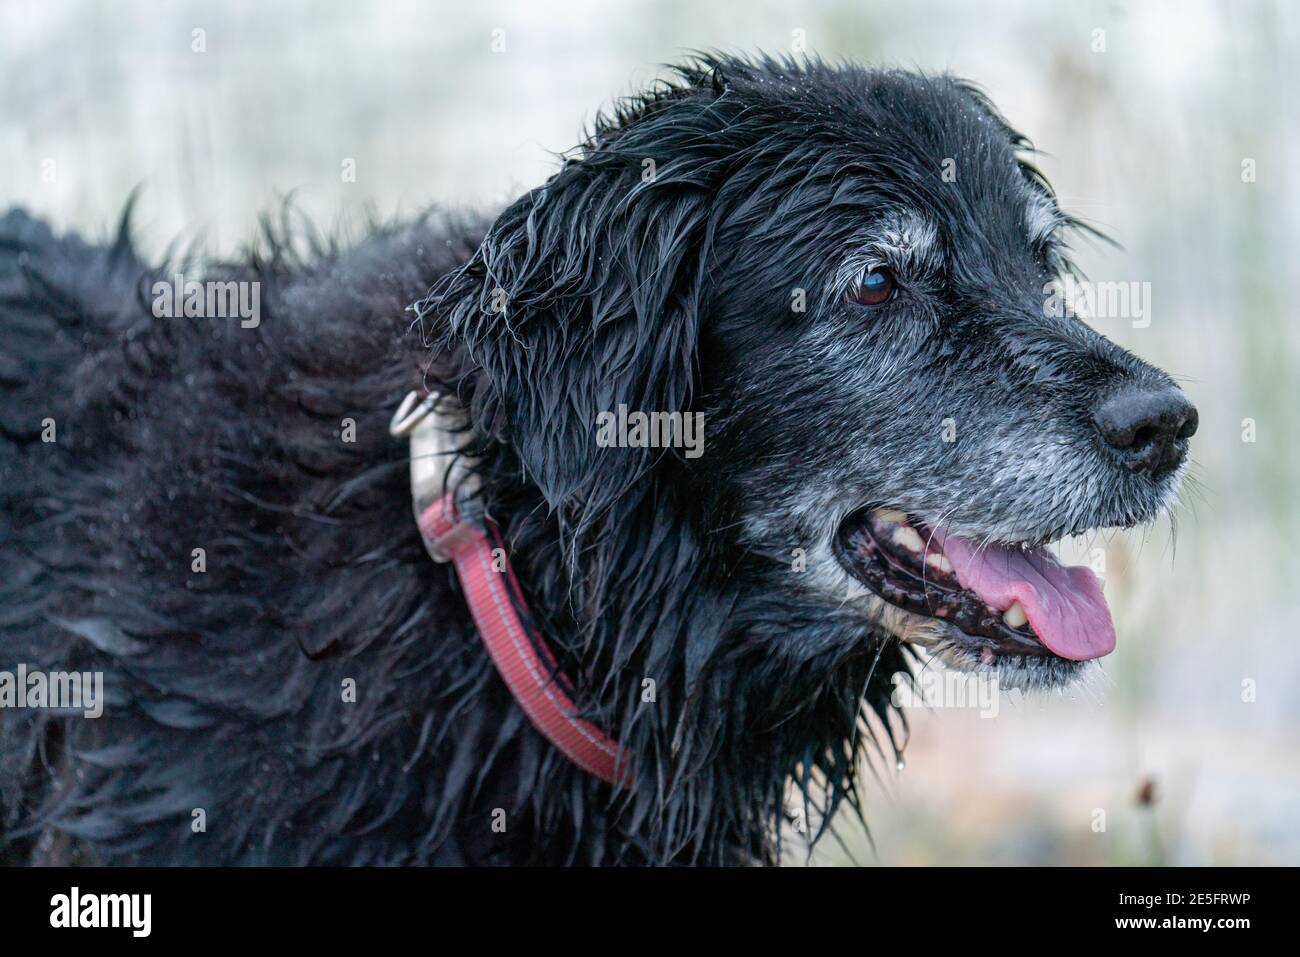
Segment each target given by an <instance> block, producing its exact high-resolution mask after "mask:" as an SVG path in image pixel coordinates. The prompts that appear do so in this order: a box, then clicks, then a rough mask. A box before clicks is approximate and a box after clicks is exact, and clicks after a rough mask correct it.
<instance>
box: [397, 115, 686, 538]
mask: <svg viewBox="0 0 1300 957" xmlns="http://www.w3.org/2000/svg"><path fill="white" fill-rule="evenodd" d="M658 119H662V116H660V117H658ZM655 121H656V117H655V116H653V115H652V116H650V117H642V118H640V119H639V120H638V122H637V123H635V124H634V125H633V127H632V129H630V130H629V129H624V130H620V131H617V132H616V133H615V134H607V135H604V136H602V135H601V134H599V133H598V134H597V135H596V136H595V137H593V139H592V140H591V141H590V142H589V143H588V145H587V148H586V149H585V151H584V153H583V155H582V156H581V158H578V159H573V160H569V161H568V162H566V164H565V166H564V167H563V168H562V169H561V170H560V171H559V172H558V173H556V175H555V176H553V177H552V178H551V180H550V181H549V182H548V183H547V184H546V186H545V187H543V188H541V189H539V190H534V191H533V192H531V193H529V194H528V195H526V196H524V197H523V198H522V199H520V200H518V201H517V202H515V203H514V204H513V205H512V206H510V208H508V209H507V210H506V211H505V212H504V213H503V214H502V215H501V216H500V217H499V218H498V219H497V220H496V222H495V223H494V224H493V225H492V227H491V229H490V230H489V231H488V234H487V236H486V238H485V239H484V240H483V242H482V244H481V245H480V247H479V248H478V250H477V252H476V254H475V255H474V257H473V259H472V260H471V261H470V262H469V263H468V264H467V265H466V266H465V267H463V268H462V269H461V270H460V271H459V272H458V273H456V274H455V275H453V276H452V277H449V280H448V281H447V282H446V283H445V284H444V285H443V286H442V287H441V288H436V289H435V290H434V292H433V293H432V294H431V296H430V298H429V299H428V300H426V301H425V303H422V304H421V309H422V310H423V309H425V308H426V307H428V306H429V305H432V306H433V307H434V309H435V310H436V311H437V312H439V313H441V314H442V315H443V316H444V317H445V318H446V319H447V320H448V324H447V327H446V328H447V329H448V333H447V335H448V340H447V345H450V346H451V347H452V348H460V349H463V350H465V351H466V352H467V354H468V356H469V358H470V360H471V365H472V367H475V368H474V371H473V372H472V373H471V374H473V375H475V379H474V386H473V405H474V409H473V417H474V420H475V422H476V423H478V427H479V428H480V429H482V428H485V427H486V428H488V429H490V430H491V431H492V432H493V433H494V437H495V438H499V439H503V440H504V441H506V442H508V443H509V444H511V445H512V446H513V447H514V448H515V449H516V450H517V452H518V454H519V457H520V459H521V461H522V464H523V467H524V469H525V471H526V472H527V474H528V476H529V477H530V478H531V479H532V481H533V482H535V483H536V484H537V485H538V487H539V488H540V489H541V491H542V493H543V494H544V496H545V498H546V500H547V502H548V503H549V504H550V505H551V507H552V508H553V509H557V510H562V511H564V512H565V513H567V514H568V515H569V517H570V518H571V519H576V520H577V521H579V522H580V523H581V522H582V521H583V520H587V519H591V518H593V517H594V516H595V515H597V514H600V513H601V512H603V511H604V510H605V509H606V508H608V507H609V506H610V505H611V504H613V502H614V501H616V500H617V499H618V498H619V496H621V495H622V494H623V493H624V492H625V491H627V490H628V489H629V488H631V487H633V486H634V485H636V484H637V483H638V482H639V481H641V480H643V479H644V478H645V477H646V475H647V474H648V473H649V471H650V470H651V469H652V467H653V465H654V461H655V459H656V458H657V457H659V456H661V455H664V454H670V453H666V452H665V450H663V449H658V448H602V447H599V446H598V444H597V417H598V416H599V415H600V414H601V413H617V412H618V409H619V406H620V405H625V406H626V407H627V409H628V410H629V411H630V412H633V411H641V412H646V413H649V412H669V413H671V412H683V413H684V412H685V411H686V410H687V408H688V405H689V403H690V401H691V394H692V385H693V380H694V374H695V370H694V362H695V355H696V345H697V339H698V324H699V319H700V317H699V311H700V294H701V281H702V274H703V269H702V261H703V256H704V245H705V243H706V233H707V230H708V220H709V211H710V208H711V204H710V198H711V194H712V191H711V188H710V186H709V185H708V182H707V178H706V177H705V176H704V175H702V174H701V173H700V162H699V161H700V159H701V157H700V156H699V155H698V151H699V149H700V145H699V144H700V140H701V138H700V137H698V136H697V137H693V140H694V141H693V142H691V143H690V144H689V145H683V144H673V143H671V142H666V141H667V140H669V139H671V138H672V137H669V136H666V135H664V133H665V131H664V130H659V131H658V135H656V130H655V129H654V127H655V126H656V122H655ZM669 126H670V127H671V129H672V130H673V131H675V132H678V134H679V136H680V137H681V138H683V139H687V138H688V136H687V134H688V133H689V132H690V131H689V130H685V131H678V130H677V126H676V124H675V123H671V124H669Z"/></svg>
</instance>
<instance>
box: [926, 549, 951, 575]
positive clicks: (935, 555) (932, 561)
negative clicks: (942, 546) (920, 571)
mask: <svg viewBox="0 0 1300 957" xmlns="http://www.w3.org/2000/svg"><path fill="white" fill-rule="evenodd" d="M925 563H926V564H927V565H929V566H930V567H931V568H937V569H939V571H941V572H947V573H948V574H949V575H951V574H952V562H950V561H948V556H947V555H944V554H942V553H941V552H931V553H930V554H929V555H926V556H925Z"/></svg>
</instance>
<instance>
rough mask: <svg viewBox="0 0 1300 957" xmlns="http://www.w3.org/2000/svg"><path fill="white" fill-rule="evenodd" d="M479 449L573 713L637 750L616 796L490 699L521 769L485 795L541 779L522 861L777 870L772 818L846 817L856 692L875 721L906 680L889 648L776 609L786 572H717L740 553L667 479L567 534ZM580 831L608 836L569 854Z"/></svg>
mask: <svg viewBox="0 0 1300 957" xmlns="http://www.w3.org/2000/svg"><path fill="white" fill-rule="evenodd" d="M475 451H476V458H477V462H476V463H475V466H474V468H475V472H476V475H477V476H478V479H479V481H480V483H481V484H480V488H479V490H478V493H477V494H478V495H479V496H481V498H482V504H483V507H484V508H485V509H486V510H487V512H488V513H489V514H491V515H492V516H493V518H494V519H495V520H496V522H498V523H499V524H500V526H501V530H502V533H503V537H504V540H505V542H506V543H507V548H508V551H509V554H510V559H511V561H512V563H513V565H514V569H515V572H516V574H517V576H518V578H519V580H520V583H521V585H522V589H523V591H524V594H525V597H526V599H527V602H528V605H529V607H530V608H531V609H532V611H533V616H534V618H535V620H536V622H537V625H538V627H539V629H540V630H541V633H542V635H543V636H544V638H545V641H546V643H547V645H548V646H549V647H550V648H551V650H552V651H553V652H554V654H555V656H556V658H557V660H558V664H559V668H560V670H561V671H563V673H564V674H566V675H567V676H568V677H569V678H570V680H571V681H572V683H573V685H574V690H575V700H576V701H577V703H578V705H579V707H580V708H581V709H582V712H583V714H584V716H586V717H588V718H589V719H590V720H591V721H592V722H593V723H595V724H597V725H598V726H599V727H601V728H604V729H606V730H607V731H608V732H609V734H610V735H611V736H613V738H614V739H615V740H617V741H618V742H619V743H621V744H622V745H623V746H625V747H626V748H627V749H628V750H629V751H630V752H631V754H632V758H633V761H634V764H635V767H636V772H637V773H636V781H635V783H634V785H633V787H632V788H631V789H630V790H629V791H627V792H626V793H622V794H615V793H614V792H612V791H611V789H610V788H609V787H608V785H606V784H604V783H603V782H600V781H598V780H596V779H595V778H592V777H591V776H590V775H588V774H586V773H585V772H583V771H581V770H580V769H578V768H576V767H575V766H573V765H572V764H570V763H569V762H568V761H566V760H565V759H564V758H563V757H562V756H560V755H558V753H556V752H555V750H554V748H552V747H551V746H550V744H549V743H548V742H546V741H544V740H542V739H541V738H540V736H538V735H537V734H536V733H535V732H534V731H533V729H532V728H531V727H527V726H525V725H524V724H522V723H521V722H518V720H517V719H513V718H511V717H510V716H509V711H510V707H509V702H508V699H505V700H502V699H497V700H496V703H495V704H494V709H495V710H496V715H495V716H494V718H493V719H491V720H495V721H496V722H498V727H497V728H494V729H493V728H485V729H484V737H485V739H486V738H490V737H492V736H493V735H494V734H502V733H504V728H505V727H508V726H510V724H511V722H513V725H514V727H515V733H514V734H513V747H514V748H517V749H519V751H521V752H522V753H523V754H524V755H525V756H526V759H525V760H524V761H522V762H520V761H519V760H517V752H513V751H511V752H509V753H511V755H512V757H511V760H510V761H509V762H503V764H502V766H501V768H500V769H499V771H498V772H496V774H498V775H499V779H498V780H497V781H495V782H494V784H493V786H492V787H490V788H488V792H489V793H498V792H499V791H500V790H506V791H509V790H512V789H514V788H515V787H517V786H520V785H519V782H518V781H515V780H507V778H510V777H511V776H512V775H517V774H518V769H519V767H520V765H521V764H522V765H523V766H524V767H525V768H527V769H529V770H528V771H526V772H525V773H531V774H532V775H534V777H533V780H532V783H531V786H530V787H529V788H528V793H530V794H531V795H532V801H531V805H532V807H531V814H532V815H533V817H534V818H535V820H536V822H537V823H536V824H535V825H534V826H533V827H532V828H530V829H529V834H530V836H529V838H528V840H527V842H525V843H524V844H522V845H521V846H520V847H519V848H518V850H517V851H515V852H513V855H514V857H515V859H519V855H522V856H524V857H525V858H526V859H529V860H546V861H569V860H583V858H582V857H581V856H580V855H581V853H595V854H597V855H598V857H596V858H593V859H591V860H588V861H584V862H589V863H606V862H625V863H634V862H649V863H670V862H682V861H689V860H694V861H699V862H704V863H738V862H743V861H753V860H762V861H771V860H774V859H776V858H777V856H778V855H779V850H780V840H779V837H780V835H779V829H780V825H781V822H782V821H783V820H786V821H794V822H795V830H796V831H798V830H800V824H802V825H804V827H809V826H811V827H812V828H814V829H815V828H816V827H817V824H816V822H817V820H818V819H819V818H821V817H825V816H826V810H827V809H831V810H833V808H834V807H835V806H836V805H838V804H839V803H840V802H841V801H842V800H847V801H848V802H849V803H851V804H853V805H856V804H857V796H856V792H855V790H854V788H853V776H854V771H855V768H856V756H857V754H856V750H857V744H858V741H857V736H858V728H859V720H860V717H861V712H860V705H861V700H862V697H861V696H862V695H863V693H864V691H865V692H866V694H867V697H868V699H869V700H868V703H869V704H870V706H871V707H872V708H874V709H875V710H877V712H878V713H881V714H884V713H885V712H886V711H887V709H888V695H889V690H890V686H889V678H890V676H891V675H892V674H893V672H894V671H896V670H899V669H900V668H902V667H904V664H903V662H902V659H901V652H900V651H899V649H898V646H897V645H896V643H882V642H881V641H880V640H877V639H876V638H874V636H872V635H871V633H870V632H869V631H868V630H866V629H865V628H864V627H863V625H862V622H861V621H860V620H859V619H857V618H856V617H855V616H853V615H850V614H847V613H844V614H835V613H830V614H828V613H827V610H826V609H824V608H820V607H814V606H812V605H809V606H808V607H806V608H791V607H789V605H788V602H786V603H781V604H779V605H778V604H777V603H774V602H773V600H772V599H771V598H770V597H769V596H771V595H775V594H781V593H782V592H781V591H780V590H779V589H778V588H777V587H776V586H775V583H773V584H772V585H771V586H770V587H769V586H765V585H764V584H763V582H764V579H765V577H768V576H771V575H774V574H779V572H778V571H777V570H775V569H773V568H771V567H768V566H767V565H765V563H764V562H763V561H762V560H761V559H759V558H757V557H753V556H745V557H742V558H741V559H739V561H741V562H742V563H744V565H745V567H731V566H729V564H728V562H727V556H735V555H737V554H743V553H742V552H741V550H739V549H737V548H735V546H734V543H730V544H729V543H728V541H727V540H726V538H725V536H722V535H714V536H706V535H702V534H701V533H700V527H701V525H700V522H699V517H698V516H696V515H694V514H693V513H692V508H691V506H690V505H689V503H684V502H683V501H681V494H680V488H679V487H677V486H675V485H674V484H673V483H672V482H669V481H661V480H658V478H655V479H652V480H650V481H647V482H645V483H643V484H642V485H641V486H640V487H639V488H638V489H636V490H635V491H633V492H630V493H629V495H628V496H627V500H626V501H625V502H620V505H619V508H618V511H617V513H616V514H610V515H606V516H602V517H600V518H599V519H598V520H597V521H596V522H594V523H592V522H588V523H587V524H586V525H584V526H582V527H578V526H577V525H576V524H575V522H574V521H573V520H572V518H571V516H569V515H566V513H565V511H564V510H563V509H553V508H550V507H549V503H548V502H547V501H546V500H545V498H544V496H543V495H542V493H541V492H540V490H539V489H538V488H537V486H536V485H534V484H532V483H531V482H529V481H527V480H526V479H521V478H520V476H521V473H522V470H521V468H520V467H519V463H518V461H517V459H516V458H515V457H514V454H513V451H512V449H511V448H510V446H509V445H508V444H505V443H492V442H489V443H480V444H479V446H478V447H477V448H476V450H475ZM734 561H735V559H733V563H734ZM738 583H746V584H744V585H741V584H738ZM846 632H851V633H852V634H853V636H854V637H852V638H846V635H845V633H846ZM844 648H856V649H857V650H856V652H854V653H850V654H846V653H845V652H844V651H843V649H844ZM886 730H887V732H888V733H890V735H891V737H892V732H891V731H888V728H886ZM488 750H489V751H490V753H492V754H494V755H496V754H506V753H507V750H506V749H502V748H501V747H500V746H499V745H498V746H494V747H493V748H491V749H488ZM794 775H798V779H797V780H796V781H795V786H794V789H793V797H791V795H790V794H788V793H787V792H788V791H789V790H790V788H789V781H790V779H791V777H792V776H794ZM809 818H812V819H813V821H812V822H811V824H810V822H809ZM592 827H600V828H603V829H604V831H605V839H604V840H603V841H601V842H597V843H596V844H593V843H592V842H589V841H586V840H583V841H581V842H579V840H578V832H579V830H580V829H581V830H583V831H584V832H585V831H586V830H587V829H590V828H592ZM579 843H581V845H582V848H583V851H581V852H580V851H579V850H578V849H577V848H578V845H579Z"/></svg>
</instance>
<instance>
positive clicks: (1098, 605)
mask: <svg viewBox="0 0 1300 957" xmlns="http://www.w3.org/2000/svg"><path fill="white" fill-rule="evenodd" d="M934 538H935V541H936V542H938V543H939V547H940V548H942V549H943V553H944V554H945V555H947V556H948V561H950V562H952V567H953V570H954V571H956V573H957V581H959V582H960V583H961V586H962V587H963V588H966V589H969V590H970V591H973V592H975V594H977V595H979V596H980V598H982V599H984V602H985V604H987V605H988V606H989V607H990V608H993V609H996V610H997V611H1006V610H1007V609H1008V608H1010V607H1011V603H1012V602H1014V601H1019V602H1020V607H1021V608H1023V609H1024V610H1025V615H1026V616H1028V618H1029V624H1030V625H1031V626H1032V627H1033V629H1034V634H1036V635H1037V636H1038V640H1039V641H1041V642H1042V643H1043V644H1044V645H1046V646H1047V647H1048V649H1049V650H1050V651H1051V652H1052V653H1053V654H1056V655H1060V656H1061V657H1062V658H1069V659H1071V660H1073V661H1086V660H1088V659H1089V658H1100V657H1101V656H1102V655H1108V654H1110V653H1111V652H1112V651H1114V650H1115V624H1114V623H1113V622H1112V621H1111V620H1110V609H1109V608H1107V607H1106V599H1105V598H1103V597H1102V594H1101V583H1100V582H1099V581H1098V580H1097V576H1096V575H1094V574H1093V573H1092V569H1090V568H1084V567H1083V566H1082V565H1072V566H1069V567H1066V566H1064V565H1062V564H1061V563H1060V562H1058V561H1057V560H1056V559H1055V558H1053V557H1052V556H1051V555H1049V554H1048V553H1047V552H1046V551H1043V550H1040V549H1034V550H1032V551H1025V550H1024V549H1020V548H1007V547H1005V546H1002V545H988V546H986V547H984V548H980V547H979V546H978V545H976V544H975V543H974V542H971V541H968V540H966V539H964V538H960V537H958V536H956V535H950V534H948V533H947V532H945V531H943V530H942V529H935V531H934Z"/></svg>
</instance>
